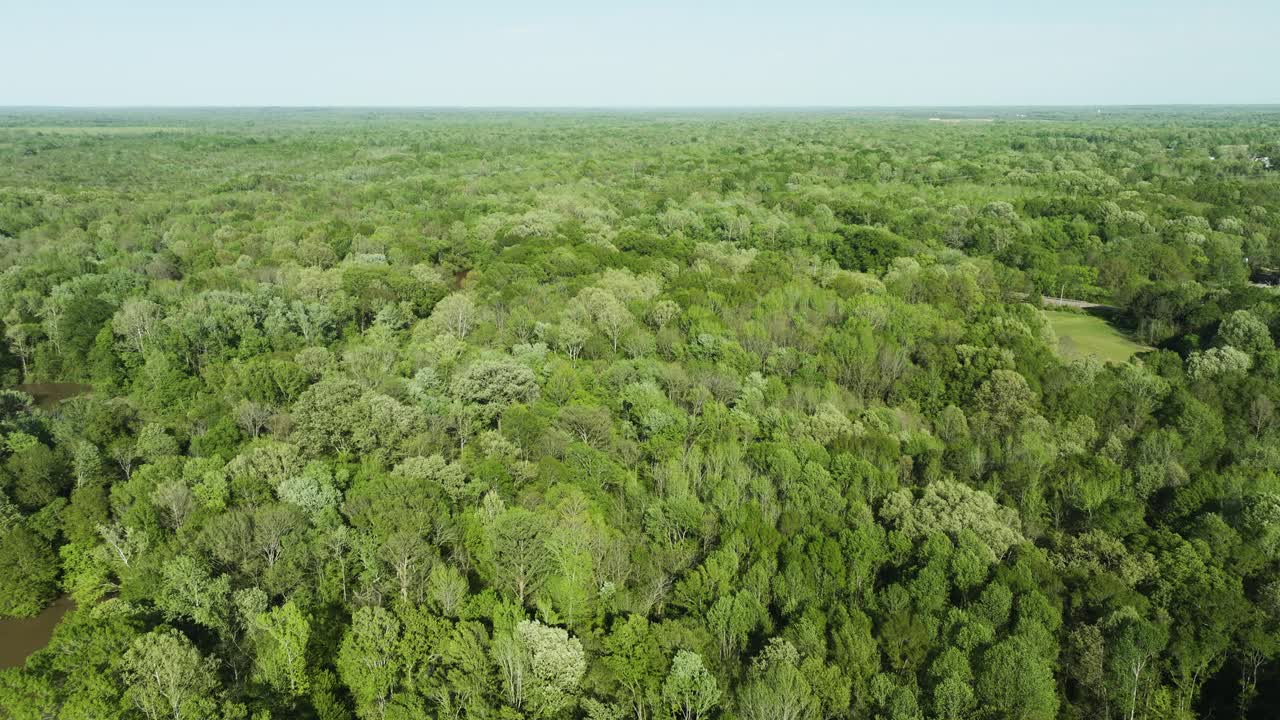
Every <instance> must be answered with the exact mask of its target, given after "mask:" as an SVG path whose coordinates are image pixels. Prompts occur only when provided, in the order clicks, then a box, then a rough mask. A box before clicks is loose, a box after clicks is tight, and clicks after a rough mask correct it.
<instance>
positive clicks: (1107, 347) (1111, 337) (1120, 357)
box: [1044, 310, 1151, 363]
mask: <svg viewBox="0 0 1280 720" xmlns="http://www.w3.org/2000/svg"><path fill="white" fill-rule="evenodd" d="M1044 314H1045V317H1047V318H1049V324H1050V325H1052V326H1053V331H1054V332H1055V333H1057V335H1058V351H1059V352H1061V353H1062V354H1063V355H1065V356H1067V357H1080V356H1082V355H1093V356H1094V357H1096V358H1098V359H1099V360H1102V361H1105V362H1116V363H1122V362H1126V361H1127V360H1129V358H1131V357H1133V354H1134V353H1136V352H1142V351H1143V350H1150V349H1151V348H1149V347H1147V346H1145V345H1141V344H1139V343H1136V342H1134V341H1133V340H1131V339H1130V338H1129V336H1127V335H1125V334H1124V333H1123V332H1121V331H1119V330H1117V329H1116V328H1115V327H1114V326H1113V325H1111V324H1110V323H1108V322H1107V321H1106V320H1103V319H1102V318H1100V317H1095V316H1093V315H1086V314H1084V313H1073V312H1065V311H1061V310H1045V311H1044Z"/></svg>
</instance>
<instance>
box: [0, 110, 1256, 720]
mask: <svg viewBox="0 0 1280 720" xmlns="http://www.w3.org/2000/svg"><path fill="white" fill-rule="evenodd" d="M1277 275H1280V109H1277V108H1258V107H1254V108H1248V107H1245V108H1180V109H1168V108H1123V109H1119V108H1105V109H1102V110H1098V109H1095V108H1088V109H1084V108H1080V109H1072V108H1062V109H1044V108H1022V109H1018V108H999V109H990V108H985V109H984V108H971V109H964V110H957V109H937V110H928V109H922V110H919V111H911V112H902V111H889V110H868V111H862V112H853V111H848V112H844V111H842V112H836V111H812V112H764V111H732V112H730V111H705V112H671V111H636V112H630V113H606V112H514V111H512V112H497V111H494V112H461V111H415V110H405V109H386V110H355V109H348V110H319V109H317V110H301V109H291V110H283V109H281V110H270V109H263V110H199V111H197V110H187V111H176V110H175V111H162V110H111V111H106V110H77V111H70V110H68V111H50V110H36V109H32V110H13V109H10V110H4V111H0V322H2V323H3V330H4V342H3V344H2V347H0V386H3V387H4V388H8V389H5V390H0V616H10V617H30V616H33V615H35V614H37V613H38V612H40V611H41V609H43V608H45V607H46V606H47V605H48V604H49V603H51V602H52V601H54V599H55V598H57V597H59V596H61V595H69V596H70V597H71V598H72V599H73V600H74V601H75V603H76V609H75V610H74V611H72V612H71V613H70V614H68V615H67V616H66V618H65V619H64V620H63V621H62V622H61V624H60V625H59V626H58V628H57V630H56V631H55V632H54V635H53V637H52V639H51V640H50V642H49V644H48V646H47V647H45V648H44V649H42V650H40V651H38V652H36V653H35V654H34V655H33V656H31V657H30V658H29V660H28V661H27V662H26V664H25V666H23V667H17V668H12V669H8V670H4V671H0V718H67V719H78V718H116V717H120V718H149V719H157V718H177V719H184V718H206V717H225V718H255V719H256V718H268V717H276V718H293V717H298V718H317V719H322V720H339V719H341V718H359V719H361V720H366V719H378V720H382V719H387V720H390V719H392V718H400V719H405V718H441V719H445V718H448V719H450V720H462V719H463V718H467V719H474V720H483V719H489V718H492V719H505V720H515V719H516V718H530V719H533V720H559V719H568V718H590V719H591V720H627V719H634V720H662V719H664V718H671V719H672V720H719V719H720V718H723V719H724V720H733V719H736V718H741V719H742V720H834V719H835V718H883V719H885V720H914V719H923V718H931V719H932V718H939V719H960V718H968V719H973V720H986V719H992V720H994V719H997V718H1017V719H1021V720H1049V719H1051V718H1058V717H1061V718H1081V719H1083V718H1106V719H1113V718H1114V719H1124V720H1137V719H1139V718H1145V719H1151V720H1157V719H1159V720H1165V719H1174V720H1178V719H1189V718H1195V717H1209V716H1212V717H1217V718H1224V717H1241V718H1271V717H1275V716H1276V713H1277V712H1278V711H1280V710H1278V709H1280V475H1278V474H1277V473H1280V416H1278V415H1277V403H1280V351H1277V349H1276V344H1275V341H1274V340H1273V338H1275V337H1277V336H1280V295H1278V294H1277V291H1275V290H1273V289H1272V288H1270V287H1268V283H1270V282H1272V280H1273V278H1274V277H1276V276H1277ZM1042 296H1050V297H1062V298H1071V299H1075V300H1080V301H1089V302H1095V303H1099V304H1102V305H1106V306H1108V307H1110V308H1113V309H1114V313H1115V316H1114V317H1113V322H1115V323H1116V324H1117V325H1119V326H1122V327H1123V328H1124V329H1125V331H1126V332H1127V333H1129V334H1130V335H1131V336H1132V337H1133V338H1134V339H1135V340H1137V341H1138V342H1141V343H1142V344H1144V345H1146V346H1150V348H1151V349H1150V350H1149V351H1147V352H1143V353H1141V354H1140V356H1138V357H1137V358H1135V359H1134V360H1132V361H1130V362H1120V363H1114V362H1112V363H1103V362H1100V361H1098V360H1097V359H1094V358H1091V357H1089V356H1088V354H1087V353H1085V354H1075V355H1068V354H1066V353H1064V352H1062V351H1061V347H1060V345H1059V343H1058V341H1057V338H1056V337H1055V333H1054V330H1053V326H1052V325H1051V323H1050V322H1049V321H1048V320H1047V319H1046V315H1045V314H1044V312H1042V309H1041V303H1042V301H1041V298H1042ZM30 383H78V384H83V385H85V386H87V387H88V388H91V389H90V391H89V392H86V393H82V394H79V395H77V396H76V397H73V398H70V399H67V400H64V401H62V402H61V403H57V404H54V405H50V404H47V403H45V404H41V403H37V402H35V399H34V398H33V397H32V396H31V395H30V394H28V393H25V392H23V391H22V390H21V388H19V386H23V387H28V386H27V385H26V384H30Z"/></svg>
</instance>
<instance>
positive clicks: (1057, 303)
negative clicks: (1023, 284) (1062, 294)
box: [1040, 295, 1120, 312]
mask: <svg viewBox="0 0 1280 720" xmlns="http://www.w3.org/2000/svg"><path fill="white" fill-rule="evenodd" d="M1040 300H1041V302H1043V303H1044V304H1045V305H1052V306H1054V307H1069V308H1075V309H1077V310H1095V309H1096V310H1109V311H1111V312H1116V311H1118V310H1119V309H1120V308H1118V307H1116V306H1115V305H1103V304H1102V303H1094V302H1088V301H1086V300H1071V299H1070V298H1058V297H1049V296H1047V295H1044V296H1041V298H1040Z"/></svg>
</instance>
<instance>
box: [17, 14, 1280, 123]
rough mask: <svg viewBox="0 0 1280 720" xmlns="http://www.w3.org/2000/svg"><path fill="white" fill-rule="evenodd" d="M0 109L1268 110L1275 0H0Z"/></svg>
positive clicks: (1275, 62)
mask: <svg viewBox="0 0 1280 720" xmlns="http://www.w3.org/2000/svg"><path fill="white" fill-rule="evenodd" d="M0 25H3V40H2V41H0V105H429V106H495V105H496V106H744V105H747V106H814V105H826V106H862V105H966V104H1085V105H1092V104H1131V103H1133V104H1145V103H1276V102H1280V42H1277V37H1278V33H1280V0H1218V1H1216V2H1215V1H1214V0H1198V1H1192V0H1163V1H1158V0H1069V1H1062V2H1044V1H1043V0H1021V1H1015V0H950V1H948V0H903V1H901V2H865V1H859V0H851V1H848V2H836V1H834V0H827V1H824V0H790V1H784V0H779V1H777V2H770V3H763V2H750V1H749V0H744V1H741V2H731V1H728V0H716V1H708V2H696V1H693V0H690V1H688V2H668V1H667V0H652V1H649V2H608V1H607V0H598V1H596V2H591V1H588V0H559V1H557V2H533V1H531V0H530V1H526V2H516V1H502V0H476V1H473V2H456V3H444V2H433V1H431V0H419V1H418V2H411V1H410V0H364V1H363V2H330V1H328V0H223V1H221V2H190V1H185V2H184V1H183V0H132V1H126V0H114V1H113V0H0Z"/></svg>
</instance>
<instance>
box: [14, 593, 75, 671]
mask: <svg viewBox="0 0 1280 720" xmlns="http://www.w3.org/2000/svg"><path fill="white" fill-rule="evenodd" d="M75 606H76V604H75V603H74V602H72V601H71V598H68V597H63V598H58V599H57V600H55V601H54V602H53V604H52V605H50V606H49V607H47V608H45V609H44V610H42V611H40V614H39V615H37V616H35V617H33V618H6V619H4V620H0V669H4V668H11V667H17V666H19V665H21V664H22V663H24V662H26V660H27V657H28V656H30V655H31V653H33V652H35V651H37V650H39V649H40V648H42V647H44V646H45V643H47V642H49V638H50V637H52V636H53V628H54V627H56V626H57V625H58V621H59V620H61V619H62V616H63V615H66V614H67V611H68V610H70V609H71V608H73V607H75Z"/></svg>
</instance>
